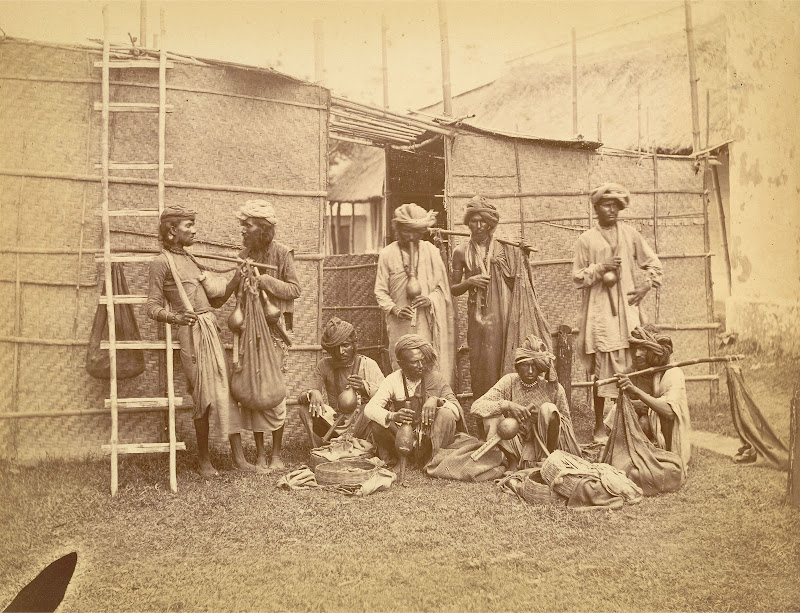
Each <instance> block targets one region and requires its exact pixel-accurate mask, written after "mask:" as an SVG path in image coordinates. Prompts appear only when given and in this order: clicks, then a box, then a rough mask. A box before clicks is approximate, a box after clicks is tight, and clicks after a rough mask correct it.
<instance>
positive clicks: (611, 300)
mask: <svg viewBox="0 0 800 613" xmlns="http://www.w3.org/2000/svg"><path fill="white" fill-rule="evenodd" d="M603 285H604V286H605V288H606V295H607V296H608V306H609V307H611V314H612V315H613V316H614V317H616V316H617V307H616V306H614V295H613V294H612V293H611V288H610V287H609V286H608V285H606V284H605V283H604V284H603Z"/></svg>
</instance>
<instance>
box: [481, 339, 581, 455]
mask: <svg viewBox="0 0 800 613" xmlns="http://www.w3.org/2000/svg"><path fill="white" fill-rule="evenodd" d="M554 360H555V357H554V356H553V354H552V353H550V352H548V351H547V349H546V347H545V345H544V343H543V342H542V341H541V339H539V338H537V337H536V336H534V335H530V336H528V338H526V339H525V342H524V343H523V344H522V346H521V347H519V348H518V349H517V350H516V353H515V355H514V368H515V369H516V371H517V372H514V373H509V374H507V375H504V376H503V377H502V378H501V379H500V380H499V381H498V382H497V383H495V384H494V386H493V387H492V388H491V389H489V391H488V392H486V393H485V394H484V395H483V396H481V397H480V398H478V399H477V400H476V401H475V402H473V403H472V408H471V409H470V411H471V412H472V413H473V414H474V415H477V416H479V417H482V418H483V421H484V424H485V425H486V428H487V439H488V438H491V437H492V436H494V434H495V433H496V432H497V425H498V424H499V423H500V420H502V419H503V418H504V417H513V418H514V419H516V420H517V421H518V422H519V425H520V429H519V434H517V435H516V436H515V437H514V438H512V439H511V440H508V441H502V442H501V443H500V449H501V450H502V451H503V453H505V454H506V457H507V458H508V460H509V469H510V470H512V471H513V470H517V468H526V467H528V466H530V465H532V464H534V463H535V462H541V461H543V460H544V458H545V457H547V455H548V454H549V452H551V451H553V450H555V449H562V450H564V451H567V452H569V453H572V454H574V455H577V456H580V455H581V451H580V447H579V446H578V441H577V439H576V438H575V432H574V431H573V429H572V419H571V418H570V413H569V404H568V403H567V395H566V393H565V392H564V388H563V387H561V384H560V383H559V382H558V380H557V379H556V374H555V367H554ZM542 444H544V445H545V446H546V447H547V449H543V448H542Z"/></svg>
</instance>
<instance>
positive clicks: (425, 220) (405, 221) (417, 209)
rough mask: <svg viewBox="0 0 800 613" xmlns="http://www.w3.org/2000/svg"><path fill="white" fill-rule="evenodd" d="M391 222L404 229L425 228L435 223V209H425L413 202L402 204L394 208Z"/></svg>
mask: <svg viewBox="0 0 800 613" xmlns="http://www.w3.org/2000/svg"><path fill="white" fill-rule="evenodd" d="M392 224H393V225H394V226H395V227H398V226H399V227H400V228H403V229H405V230H427V229H428V228H431V227H433V226H434V225H435V224H436V211H426V210H425V209H423V208H422V207H421V206H419V205H417V204H414V203H411V204H402V205H400V206H399V207H397V208H396V209H395V211H394V218H393V219H392Z"/></svg>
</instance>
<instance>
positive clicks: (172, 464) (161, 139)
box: [94, 6, 186, 496]
mask: <svg viewBox="0 0 800 613" xmlns="http://www.w3.org/2000/svg"><path fill="white" fill-rule="evenodd" d="M103 29H104V33H103V59H102V61H100V62H95V63H94V65H95V67H96V68H102V71H103V77H102V101H101V102H95V104H94V109H95V110H96V111H101V113H102V135H101V142H100V144H101V162H100V164H98V165H97V166H98V167H99V168H100V170H101V171H102V174H101V181H100V185H101V193H102V211H101V215H102V220H103V256H102V258H98V259H99V260H100V261H102V262H103V264H104V273H105V290H106V293H105V296H101V297H100V304H105V305H106V308H107V311H108V342H103V343H102V344H101V345H100V347H101V349H108V353H109V358H110V359H109V361H110V371H111V379H110V391H109V398H107V399H106V401H105V407H106V408H110V409H111V440H110V443H109V444H108V445H103V447H102V449H103V451H104V452H106V453H110V454H111V495H112V496H114V495H115V494H116V493H117V489H118V484H119V478H118V477H119V475H118V459H119V454H121V453H123V454H124V453H156V452H161V453H163V452H169V484H170V489H171V490H172V491H173V492H177V491H178V480H177V475H176V457H175V456H176V451H177V450H178V449H180V450H185V449H186V444H185V443H183V442H180V443H179V442H176V439H175V405H176V403H178V404H181V403H182V402H183V399H182V398H176V397H175V385H174V380H173V368H172V366H173V364H172V362H173V350H174V349H177V348H178V346H177V343H173V342H172V329H171V326H170V325H169V324H168V323H167V324H165V326H166V333H165V339H164V340H163V341H157V342H152V341H117V338H116V329H115V318H114V305H115V304H144V303H145V302H146V301H147V296H145V295H133V294H129V295H117V296H115V295H114V290H113V285H112V282H111V263H112V262H134V261H137V262H143V261H148V260H152V259H153V257H154V256H152V255H150V256H147V255H143V256H137V255H116V254H115V255H112V253H111V229H110V218H111V217H126V216H127V217H142V216H152V217H155V218H156V220H158V218H159V216H160V215H161V212H162V211H163V210H164V187H165V184H164V170H165V168H171V166H172V165H171V164H166V163H165V159H166V156H165V151H164V149H165V140H166V139H165V135H166V113H167V111H169V110H171V107H170V106H169V105H167V104H166V100H167V84H166V83H167V79H166V72H167V68H171V67H172V64H171V63H169V62H167V52H166V45H165V44H164V34H165V24H164V9H161V37H160V52H159V57H158V60H157V61H156V60H154V59H152V58H150V57H143V56H131V57H126V58H125V59H116V57H115V59H111V44H110V36H111V32H110V27H109V15H108V6H105V7H103ZM141 42H142V44H143V45H144V44H145V41H141ZM115 56H116V54H115ZM120 68H125V69H141V70H158V99H159V101H158V103H157V104H155V103H152V104H151V103H141V102H137V103H126V102H111V101H110V99H109V98H110V78H109V74H110V72H111V70H116V69H120ZM112 112H123V113H124V112H131V113H146V112H150V113H158V161H157V162H114V161H109V144H110V142H109V140H110V139H109V116H110V113H112ZM110 170H157V171H158V208H157V209H156V208H154V209H114V210H111V209H110V208H109V171H110ZM135 349H140V350H141V349H159V350H165V351H166V371H167V397H166V398H118V397H117V351H121V350H135ZM128 408H131V409H133V408H147V409H155V410H163V409H167V410H168V413H169V442H167V443H131V444H120V443H119V412H120V409H122V410H123V412H125V409H128Z"/></svg>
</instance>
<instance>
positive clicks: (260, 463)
mask: <svg viewBox="0 0 800 613" xmlns="http://www.w3.org/2000/svg"><path fill="white" fill-rule="evenodd" d="M253 440H255V442H256V468H260V469H264V470H269V469H268V468H267V452H266V450H265V449H264V433H263V432H253Z"/></svg>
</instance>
